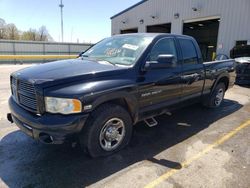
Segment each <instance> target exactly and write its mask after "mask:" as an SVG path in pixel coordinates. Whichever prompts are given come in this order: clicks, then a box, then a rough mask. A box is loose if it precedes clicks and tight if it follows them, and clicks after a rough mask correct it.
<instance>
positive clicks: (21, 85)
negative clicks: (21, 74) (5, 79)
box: [11, 77, 37, 112]
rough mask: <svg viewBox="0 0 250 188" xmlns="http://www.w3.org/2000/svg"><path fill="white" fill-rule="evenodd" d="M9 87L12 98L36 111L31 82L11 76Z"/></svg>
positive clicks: (34, 93)
mask: <svg viewBox="0 0 250 188" xmlns="http://www.w3.org/2000/svg"><path fill="white" fill-rule="evenodd" d="M11 89H12V95H13V98H14V99H15V101H16V102H17V103H18V104H20V105H22V106H24V107H25V108H26V109H28V110H30V111H33V112H36V111H37V100H36V92H35V88H34V86H33V84H32V83H29V82H26V81H23V80H18V79H16V78H15V77H12V78H11Z"/></svg>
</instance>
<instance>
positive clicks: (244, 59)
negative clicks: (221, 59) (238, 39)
mask: <svg viewBox="0 0 250 188" xmlns="http://www.w3.org/2000/svg"><path fill="white" fill-rule="evenodd" d="M230 54H231V57H232V58H235V61H236V63H237V66H236V74H237V76H236V83H237V84H240V85H249V84H250V45H243V46H236V47H234V48H233V49H232V50H231V53H230Z"/></svg>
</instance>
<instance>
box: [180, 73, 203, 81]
mask: <svg viewBox="0 0 250 188" xmlns="http://www.w3.org/2000/svg"><path fill="white" fill-rule="evenodd" d="M200 77H201V75H200V74H198V73H194V74H189V75H184V76H181V79H182V80H183V81H184V82H185V83H186V84H192V83H193V82H196V81H198V80H199V79H200Z"/></svg>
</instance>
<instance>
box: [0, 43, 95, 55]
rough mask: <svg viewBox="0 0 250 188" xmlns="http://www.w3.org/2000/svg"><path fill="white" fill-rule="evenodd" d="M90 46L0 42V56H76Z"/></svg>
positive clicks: (82, 44)
mask: <svg viewBox="0 0 250 188" xmlns="http://www.w3.org/2000/svg"><path fill="white" fill-rule="evenodd" d="M90 45H91V44H87V43H86V44H85V43H79V44H78V43H57V42H37V41H34V42H33V41H13V40H0V55H1V54H2V55H52V54H53V55H77V54H78V53H80V52H82V51H85V50H86V49H87V48H89V47H90Z"/></svg>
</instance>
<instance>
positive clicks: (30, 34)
mask: <svg viewBox="0 0 250 188" xmlns="http://www.w3.org/2000/svg"><path fill="white" fill-rule="evenodd" d="M38 38H39V36H38V33H37V31H36V30H35V29H29V31H25V32H23V33H22V35H21V40H33V41H36V40H38Z"/></svg>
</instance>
